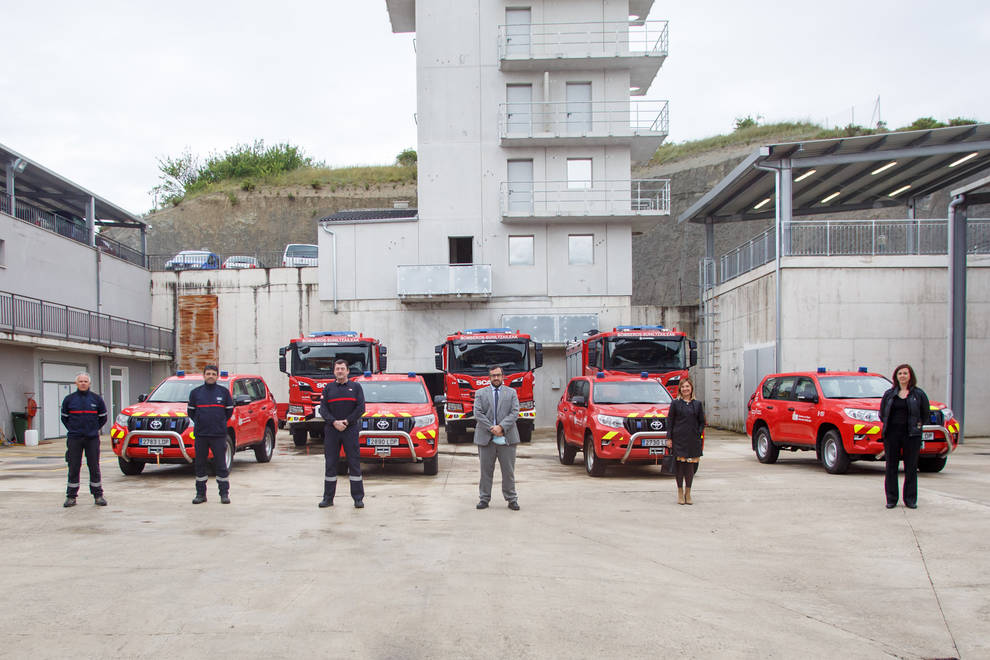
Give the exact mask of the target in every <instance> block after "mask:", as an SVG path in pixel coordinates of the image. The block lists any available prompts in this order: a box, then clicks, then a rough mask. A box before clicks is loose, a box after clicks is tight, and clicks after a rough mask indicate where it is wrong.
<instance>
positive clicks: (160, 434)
mask: <svg viewBox="0 0 990 660" xmlns="http://www.w3.org/2000/svg"><path fill="white" fill-rule="evenodd" d="M134 435H139V436H143V437H148V436H151V437H155V438H172V439H173V440H175V441H176V443H177V444H178V445H179V451H181V452H182V458H184V459H186V462H187V463H192V462H193V459H192V458H190V456H189V452H187V451H186V446H185V444H184V443H183V442H182V436H181V435H179V434H178V433H176V432H175V431H128V432H127V435H125V436H124V442H123V445H122V446H121V448H120V457H121V458H122V459H124V460H125V461H127V462H130V460H131V458H130V456H128V455H127V447H128V445H129V444H130V442H131V436H134ZM165 449H171V447H165Z"/></svg>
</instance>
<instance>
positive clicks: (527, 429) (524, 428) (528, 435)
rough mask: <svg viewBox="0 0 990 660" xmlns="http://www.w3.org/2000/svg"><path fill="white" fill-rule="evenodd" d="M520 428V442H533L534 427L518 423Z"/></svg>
mask: <svg viewBox="0 0 990 660" xmlns="http://www.w3.org/2000/svg"><path fill="white" fill-rule="evenodd" d="M517 428H518V429H519V442H532V441H533V427H532V426H530V425H529V424H518V425H517Z"/></svg>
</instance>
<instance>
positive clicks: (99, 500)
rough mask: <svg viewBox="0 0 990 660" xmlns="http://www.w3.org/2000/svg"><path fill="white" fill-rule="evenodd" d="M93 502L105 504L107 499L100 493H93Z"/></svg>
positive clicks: (98, 504)
mask: <svg viewBox="0 0 990 660" xmlns="http://www.w3.org/2000/svg"><path fill="white" fill-rule="evenodd" d="M93 504H95V505H96V506H106V505H107V501H106V499H105V498H104V497H103V496H102V495H95V496H93Z"/></svg>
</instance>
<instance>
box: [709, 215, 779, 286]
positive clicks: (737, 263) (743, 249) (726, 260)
mask: <svg viewBox="0 0 990 660" xmlns="http://www.w3.org/2000/svg"><path fill="white" fill-rule="evenodd" d="M776 258H777V232H776V230H775V229H774V228H773V227H771V228H770V229H767V230H766V231H765V232H763V233H762V234H760V235H759V236H756V237H754V238H752V239H750V240H748V241H746V242H745V243H743V244H742V245H740V246H739V247H736V248H734V249H732V250H729V251H728V252H726V253H725V254H723V255H722V257H721V258H720V259H719V278H718V282H719V283H721V282H725V281H726V280H731V279H732V278H733V277H737V276H739V275H742V274H743V273H747V272H749V271H751V270H753V269H754V268H757V267H759V266H762V265H763V264H765V263H769V262H771V261H773V260H774V259H776ZM714 279H715V278H714V277H710V278H708V279H707V280H706V282H707V283H708V284H709V285H711V286H714Z"/></svg>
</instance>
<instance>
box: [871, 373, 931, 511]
mask: <svg viewBox="0 0 990 660" xmlns="http://www.w3.org/2000/svg"><path fill="white" fill-rule="evenodd" d="M917 384H918V379H917V377H915V375H914V369H912V368H911V365H910V364H901V365H898V367H897V368H896V369H894V386H893V387H891V388H890V389H889V390H887V391H886V392H884V394H883V399H882V400H881V401H880V421H881V422H883V450H884V456H885V457H886V460H887V471H886V477H885V478H884V482H883V485H884V490H885V491H886V492H887V508H888V509H893V508H894V507H895V506H897V467H898V464H899V463H900V461H901V459H902V457H903V460H904V506H906V507H907V508H909V509H917V508H918V455H919V454H920V453H921V427H923V426H924V425H925V424H927V423H928V419H929V416H930V415H931V412H930V411H931V407H930V404H929V403H928V395H927V394H925V391H924V390H922V389H921V388H920V387H918V386H917Z"/></svg>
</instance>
